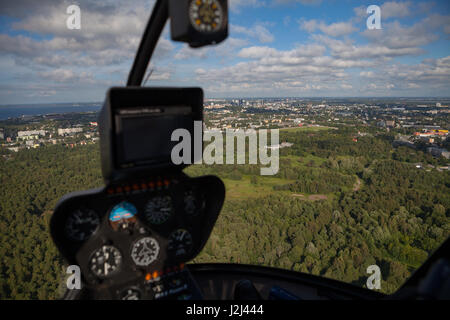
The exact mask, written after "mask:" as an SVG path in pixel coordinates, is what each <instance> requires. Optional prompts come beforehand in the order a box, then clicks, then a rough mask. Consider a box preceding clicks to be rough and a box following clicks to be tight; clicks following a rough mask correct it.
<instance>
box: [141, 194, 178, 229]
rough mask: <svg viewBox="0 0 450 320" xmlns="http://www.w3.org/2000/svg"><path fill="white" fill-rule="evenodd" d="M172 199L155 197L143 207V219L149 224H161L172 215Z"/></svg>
mask: <svg viewBox="0 0 450 320" xmlns="http://www.w3.org/2000/svg"><path fill="white" fill-rule="evenodd" d="M172 210H173V207H172V198H171V197H170V196H156V197H154V198H152V199H151V200H150V201H149V202H148V203H147V205H146V206H145V219H146V220H147V222H148V223H151V224H163V223H164V222H166V221H167V220H169V218H170V216H171V215H172Z"/></svg>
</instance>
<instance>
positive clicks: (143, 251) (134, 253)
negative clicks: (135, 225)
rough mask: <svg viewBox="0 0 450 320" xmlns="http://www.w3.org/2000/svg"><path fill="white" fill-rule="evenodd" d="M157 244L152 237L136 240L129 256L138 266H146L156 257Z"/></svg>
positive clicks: (157, 252) (157, 251)
mask: <svg viewBox="0 0 450 320" xmlns="http://www.w3.org/2000/svg"><path fill="white" fill-rule="evenodd" d="M158 254H159V244H158V241H156V240H155V239H154V238H152V237H145V238H142V239H139V240H138V241H136V242H135V243H134V245H133V248H132V249H131V258H132V259H133V261H134V263H135V264H136V265H138V266H148V265H149V264H151V263H152V262H153V261H155V260H156V258H158Z"/></svg>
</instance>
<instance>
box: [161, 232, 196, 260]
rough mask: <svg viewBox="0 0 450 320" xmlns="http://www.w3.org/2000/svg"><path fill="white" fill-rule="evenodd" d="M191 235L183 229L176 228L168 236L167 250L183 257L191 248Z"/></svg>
mask: <svg viewBox="0 0 450 320" xmlns="http://www.w3.org/2000/svg"><path fill="white" fill-rule="evenodd" d="M192 245H193V242H192V235H191V234H190V233H189V231H187V230H185V229H178V230H176V231H174V232H172V233H171V234H170V236H169V244H168V247H167V249H168V251H170V252H171V253H172V254H173V255H174V256H175V257H184V256H186V255H188V254H189V253H190V252H191V250H192Z"/></svg>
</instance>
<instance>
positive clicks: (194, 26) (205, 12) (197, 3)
mask: <svg viewBox="0 0 450 320" xmlns="http://www.w3.org/2000/svg"><path fill="white" fill-rule="evenodd" d="M168 1H169V17H170V27H171V37H172V40H174V41H181V42H187V43H188V44H189V46H190V47H192V48H198V47H203V46H206V45H210V44H218V43H220V42H222V41H223V40H225V39H226V38H227V37H228V2H227V0H168Z"/></svg>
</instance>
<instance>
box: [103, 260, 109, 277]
mask: <svg viewBox="0 0 450 320" xmlns="http://www.w3.org/2000/svg"><path fill="white" fill-rule="evenodd" d="M104 267H105V269H104V270H105V276H106V275H108V268H109V264H108V262H105V264H104Z"/></svg>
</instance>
